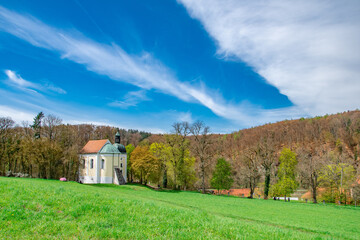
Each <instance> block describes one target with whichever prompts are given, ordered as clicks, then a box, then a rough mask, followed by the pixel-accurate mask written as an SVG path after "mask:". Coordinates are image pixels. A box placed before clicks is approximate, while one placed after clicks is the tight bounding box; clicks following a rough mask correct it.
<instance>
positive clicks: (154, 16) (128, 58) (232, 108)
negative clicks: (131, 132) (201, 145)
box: [0, 0, 360, 133]
mask: <svg viewBox="0 0 360 240" xmlns="http://www.w3.org/2000/svg"><path fill="white" fill-rule="evenodd" d="M359 5H360V4H359V2H358V1H347V2H346V3H345V4H344V3H342V4H341V5H340V4H337V3H333V2H329V1H316V2H312V3H310V2H306V1H294V2H292V3H291V4H290V3H289V2H287V1H273V2H271V3H269V2H263V1H260V2H257V3H254V2H253V1H243V2H241V3H240V2H239V1H231V0H227V1H215V0H209V1H205V0H204V1H203V0H199V1H195V0H194V1H191V0H181V1H160V0H158V1H156V0H155V1H145V0H142V1H140V0H134V1H101V2H99V1H81V0H69V1H19V0H12V1H0V94H1V96H2V98H1V99H2V100H1V102H0V116H10V117H12V118H13V119H14V120H16V121H17V122H18V123H20V122H21V121H31V120H32V118H33V117H34V115H36V113H37V112H39V111H43V112H45V114H55V115H57V116H59V117H61V118H62V119H63V121H64V122H66V123H73V124H77V123H94V124H105V125H113V126H118V127H122V128H133V129H134V128H135V129H140V130H147V131H152V132H168V131H169V130H170V129H171V125H172V123H174V122H177V121H189V122H192V121H195V120H198V119H199V120H203V121H204V122H205V123H206V124H208V125H209V126H210V127H211V129H212V131H213V132H220V133H224V132H232V131H235V130H238V129H241V128H246V127H251V126H256V125H260V124H264V123H268V122H275V121H279V120H283V119H291V118H298V117H308V116H315V115H321V114H326V113H336V112H340V111H346V110H353V109H355V108H358V106H359V103H360V97H359V96H360V94H359V90H360V79H359V77H360V70H359V63H360V56H359V55H360V49H359V42H360V34H359V30H358V29H359V27H360V20H359V19H360V17H359V14H358V13H359V10H360V6H359Z"/></svg>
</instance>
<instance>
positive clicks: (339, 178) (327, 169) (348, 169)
mask: <svg viewBox="0 0 360 240" xmlns="http://www.w3.org/2000/svg"><path fill="white" fill-rule="evenodd" d="M355 173H356V171H355V169H354V167H353V166H352V165H350V164H348V163H333V164H328V165H326V166H324V167H323V168H322V170H321V173H320V177H319V180H320V181H321V182H323V186H325V187H330V188H333V187H335V188H337V189H339V188H340V187H341V185H342V187H343V188H346V187H349V185H350V184H351V183H352V182H353V180H354V178H355Z"/></svg>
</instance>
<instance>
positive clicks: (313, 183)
mask: <svg viewBox="0 0 360 240" xmlns="http://www.w3.org/2000/svg"><path fill="white" fill-rule="evenodd" d="M311 188H312V198H313V203H317V200H316V196H317V192H316V188H317V176H316V174H311Z"/></svg>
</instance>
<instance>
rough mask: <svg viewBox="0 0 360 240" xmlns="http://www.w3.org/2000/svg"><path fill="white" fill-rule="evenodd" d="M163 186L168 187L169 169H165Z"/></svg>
mask: <svg viewBox="0 0 360 240" xmlns="http://www.w3.org/2000/svg"><path fill="white" fill-rule="evenodd" d="M163 188H167V169H166V168H165V169H164V175H163Z"/></svg>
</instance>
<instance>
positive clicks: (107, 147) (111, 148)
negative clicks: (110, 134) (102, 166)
mask: <svg viewBox="0 0 360 240" xmlns="http://www.w3.org/2000/svg"><path fill="white" fill-rule="evenodd" d="M100 153H120V151H119V150H118V149H117V148H116V147H115V146H113V145H112V144H111V143H108V144H105V146H104V147H103V148H102V149H101V150H100Z"/></svg>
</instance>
